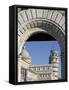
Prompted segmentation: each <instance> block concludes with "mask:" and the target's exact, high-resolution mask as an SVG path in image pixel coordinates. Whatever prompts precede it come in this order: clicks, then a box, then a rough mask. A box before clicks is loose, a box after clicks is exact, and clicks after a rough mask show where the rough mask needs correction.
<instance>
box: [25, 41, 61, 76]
mask: <svg viewBox="0 0 69 90" xmlns="http://www.w3.org/2000/svg"><path fill="white" fill-rule="evenodd" d="M26 48H27V50H28V52H29V53H30V55H31V57H32V64H37V65H38V64H48V62H49V55H50V50H52V49H55V50H57V51H58V52H59V53H60V47H59V44H58V42H57V41H29V42H26ZM59 77H61V63H59Z"/></svg>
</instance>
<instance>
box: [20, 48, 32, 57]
mask: <svg viewBox="0 0 69 90" xmlns="http://www.w3.org/2000/svg"><path fill="white" fill-rule="evenodd" d="M21 56H22V58H25V59H31V56H30V54H29V53H28V51H27V50H26V49H25V48H23V49H22V52H21Z"/></svg>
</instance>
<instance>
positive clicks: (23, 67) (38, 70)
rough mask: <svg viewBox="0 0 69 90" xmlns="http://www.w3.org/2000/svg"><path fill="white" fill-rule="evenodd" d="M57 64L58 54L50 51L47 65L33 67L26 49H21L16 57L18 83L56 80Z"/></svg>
mask: <svg viewBox="0 0 69 90" xmlns="http://www.w3.org/2000/svg"><path fill="white" fill-rule="evenodd" d="M58 63H59V55H58V52H57V51H55V50H51V51H50V56H49V63H48V64H44V65H33V64H32V57H31V56H30V54H29V53H28V51H27V50H26V48H23V50H22V52H21V53H20V54H19V56H18V82H25V81H40V80H58V66H59V65H58Z"/></svg>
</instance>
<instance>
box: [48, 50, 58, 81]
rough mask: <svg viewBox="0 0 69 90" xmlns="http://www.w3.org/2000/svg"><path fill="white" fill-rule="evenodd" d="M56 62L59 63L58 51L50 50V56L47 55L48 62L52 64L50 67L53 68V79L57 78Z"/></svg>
mask: <svg viewBox="0 0 69 90" xmlns="http://www.w3.org/2000/svg"><path fill="white" fill-rule="evenodd" d="M58 63H59V55H58V52H57V51H55V50H51V52H50V57H49V64H52V68H53V75H52V78H53V80H57V79H58V66H59V65H58Z"/></svg>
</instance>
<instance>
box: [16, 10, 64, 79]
mask: <svg viewBox="0 0 69 90" xmlns="http://www.w3.org/2000/svg"><path fill="white" fill-rule="evenodd" d="M39 32H40V33H46V34H49V35H51V36H52V37H53V38H55V39H56V40H57V42H58V43H59V45H60V48H61V74H62V79H65V11H59V10H48V9H47V10H46V9H31V8H29V9H24V10H22V9H20V8H19V9H18V54H19V53H20V52H21V50H22V47H23V46H24V45H25V43H26V41H27V40H28V39H29V37H31V36H33V35H34V34H35V33H39Z"/></svg>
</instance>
